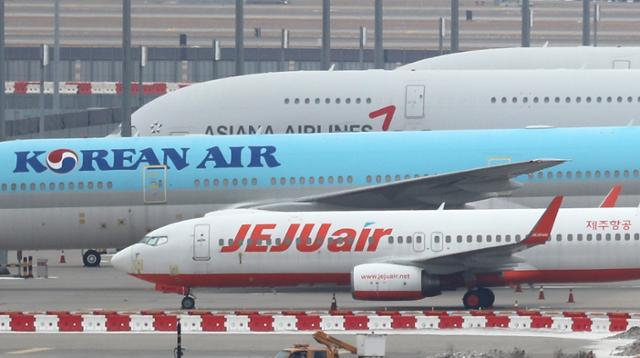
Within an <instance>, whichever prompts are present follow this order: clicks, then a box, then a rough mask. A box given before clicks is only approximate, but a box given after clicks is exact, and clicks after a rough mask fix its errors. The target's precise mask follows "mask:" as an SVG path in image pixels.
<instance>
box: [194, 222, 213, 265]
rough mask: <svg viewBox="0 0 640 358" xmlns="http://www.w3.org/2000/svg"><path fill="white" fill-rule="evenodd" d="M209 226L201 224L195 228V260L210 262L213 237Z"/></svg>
mask: <svg viewBox="0 0 640 358" xmlns="http://www.w3.org/2000/svg"><path fill="white" fill-rule="evenodd" d="M209 230H210V226H209V224H199V225H196V226H195V227H194V228H193V259H194V260H195V261H209V260H210V259H211V237H210V234H209Z"/></svg>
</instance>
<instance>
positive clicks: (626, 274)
mask: <svg viewBox="0 0 640 358" xmlns="http://www.w3.org/2000/svg"><path fill="white" fill-rule="evenodd" d="M132 275H133V276H135V277H137V278H139V279H142V280H145V281H149V282H153V283H157V284H162V285H171V286H184V287H219V288H224V287H296V286H313V285H327V284H329V285H339V286H349V285H350V284H351V274H350V273H251V274H244V273H243V274H227V273H221V274H179V275H170V274H132ZM637 279H640V268H617V269H590V270H588V269H584V270H517V271H515V270H514V271H505V272H502V273H493V274H491V273H487V274H478V275H477V281H476V282H477V285H478V286H486V287H491V286H507V285H509V284H514V283H586V282H615V281H629V280H637ZM461 283H462V282H461Z"/></svg>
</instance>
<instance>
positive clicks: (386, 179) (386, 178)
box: [384, 174, 391, 183]
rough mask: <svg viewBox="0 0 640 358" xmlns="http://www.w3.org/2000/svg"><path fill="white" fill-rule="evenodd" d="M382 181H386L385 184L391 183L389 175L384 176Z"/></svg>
mask: <svg viewBox="0 0 640 358" xmlns="http://www.w3.org/2000/svg"><path fill="white" fill-rule="evenodd" d="M384 181H386V182H387V183H388V182H390V181H391V175H388V174H387V175H385V176H384Z"/></svg>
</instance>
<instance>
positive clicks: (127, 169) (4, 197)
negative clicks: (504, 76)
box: [0, 127, 640, 264]
mask: <svg viewBox="0 0 640 358" xmlns="http://www.w3.org/2000/svg"><path fill="white" fill-rule="evenodd" d="M638 138H640V128H638V127H612V128H566V129H564V128H563V129H517V130H468V131H433V132H428V131H427V132H386V133H385V132H376V133H342V134H312V135H254V136H220V137H211V136H178V137H134V138H95V139H46V140H19V141H11V142H3V143H0V149H1V150H0V159H1V161H0V162H1V163H3V164H4V165H3V166H2V167H1V169H0V232H2V234H1V235H0V248H3V249H16V250H20V249H23V250H27V249H71V248H95V247H124V246H126V245H128V244H130V243H133V242H135V241H137V240H139V238H140V237H142V236H144V235H145V234H146V233H147V232H150V231H151V230H153V229H156V228H158V227H161V226H163V225H167V224H169V223H172V222H176V221H180V220H183V219H188V218H193V217H199V216H202V215H203V214H205V213H207V212H210V211H213V210H217V209H226V208H269V209H271V210H281V211H283V210H284V211H300V210H355V209H362V210H378V209H428V208H437V207H439V206H440V205H441V204H442V203H446V206H447V207H450V208H455V207H462V206H464V205H466V204H467V203H471V202H474V201H477V200H482V199H486V198H492V197H496V196H498V195H501V196H504V197H505V198H507V199H508V200H510V201H514V202H517V203H521V204H523V205H528V204H532V203H533V204H534V205H533V206H536V205H535V203H536V202H541V203H542V205H545V202H548V200H549V199H550V197H551V196H553V195H555V194H556V193H563V194H565V195H567V196H568V198H567V200H566V202H567V205H569V206H583V207H584V206H586V207H588V206H596V205H597V203H598V202H599V201H600V199H601V198H602V196H603V195H604V194H605V193H606V192H608V191H609V189H610V188H611V187H612V186H613V185H614V184H623V188H624V190H623V192H622V196H621V198H620V204H621V205H635V203H637V200H638V198H640V172H639V170H640V157H639V156H638V155H637V153H640V141H638ZM629 202H631V203H633V204H628V203H629ZM89 253H91V251H89ZM91 255H93V256H91ZM91 255H90V256H91V257H88V258H85V259H86V260H87V262H88V263H89V264H95V263H96V262H97V261H99V256H97V254H93V253H91Z"/></svg>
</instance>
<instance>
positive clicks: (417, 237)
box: [416, 236, 422, 244]
mask: <svg viewBox="0 0 640 358" xmlns="http://www.w3.org/2000/svg"><path fill="white" fill-rule="evenodd" d="M416 242H417V243H418V244H421V243H422V236H416Z"/></svg>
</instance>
